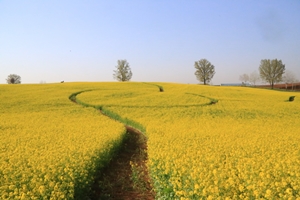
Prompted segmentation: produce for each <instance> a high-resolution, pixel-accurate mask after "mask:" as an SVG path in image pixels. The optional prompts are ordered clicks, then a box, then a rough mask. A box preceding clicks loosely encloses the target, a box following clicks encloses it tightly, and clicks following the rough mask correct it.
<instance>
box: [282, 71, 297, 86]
mask: <svg viewBox="0 0 300 200" xmlns="http://www.w3.org/2000/svg"><path fill="white" fill-rule="evenodd" d="M282 81H283V82H284V83H285V84H286V89H287V84H292V90H293V89H294V83H296V82H297V78H296V75H295V74H294V73H293V72H291V71H289V70H286V72H285V73H284V75H283V77H282Z"/></svg>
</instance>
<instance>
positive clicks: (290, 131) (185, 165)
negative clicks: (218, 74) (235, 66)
mask: <svg viewBox="0 0 300 200" xmlns="http://www.w3.org/2000/svg"><path fill="white" fill-rule="evenodd" d="M155 85H160V86H162V87H163V88H164V92H159V90H158V87H157V86H155ZM107 86H108V87H103V88H99V89H97V90H92V91H89V92H83V93H81V94H79V95H78V96H77V98H78V99H79V100H80V101H82V102H85V103H87V104H93V105H98V106H102V108H103V109H104V110H109V111H110V112H112V113H115V114H117V115H118V116H121V118H122V120H123V121H125V122H126V120H127V121H133V122H135V123H137V124H140V125H141V126H143V127H144V128H145V134H146V135H147V136H148V157H149V161H148V167H149V171H150V174H151V177H152V181H153V185H154V189H155V191H156V194H157V197H156V198H157V199H260V198H261V199H300V120H299V119H300V101H299V99H297V98H298V97H297V95H298V94H299V93H295V92H280V91H272V90H264V89H255V88H246V87H216V86H200V85H186V84H171V83H156V84H154V85H153V84H152V85H151V84H143V83H112V84H111V85H107ZM289 96H296V98H295V101H294V102H288V101H287V100H288V98H289ZM299 98H300V97H299ZM211 101H214V102H216V101H218V102H217V103H216V104H211V105H209V102H211Z"/></svg>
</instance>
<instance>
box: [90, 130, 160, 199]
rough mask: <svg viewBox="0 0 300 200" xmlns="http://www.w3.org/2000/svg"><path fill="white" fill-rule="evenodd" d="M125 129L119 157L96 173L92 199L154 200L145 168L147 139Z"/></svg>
mask: <svg viewBox="0 0 300 200" xmlns="http://www.w3.org/2000/svg"><path fill="white" fill-rule="evenodd" d="M126 129H127V133H126V134H127V135H126V138H125V140H124V142H123V146H122V147H121V149H120V152H119V154H118V155H117V156H116V157H115V158H114V159H113V160H112V161H111V162H110V163H109V165H108V166H107V167H106V168H105V169H104V170H102V171H100V172H99V173H98V175H97V178H96V179H95V182H94V185H93V194H92V195H91V196H90V198H91V199H95V200H96V199H97V200H98V199H101V200H106V199H107V200H110V199H115V200H132V199H141V200H152V199H155V194H154V192H153V190H152V187H151V183H150V179H149V175H148V171H147V166H146V161H147V153H146V150H147V143H146V142H147V141H146V137H145V136H144V135H143V134H142V133H140V132H139V131H137V130H136V129H133V128H131V127H128V126H126Z"/></svg>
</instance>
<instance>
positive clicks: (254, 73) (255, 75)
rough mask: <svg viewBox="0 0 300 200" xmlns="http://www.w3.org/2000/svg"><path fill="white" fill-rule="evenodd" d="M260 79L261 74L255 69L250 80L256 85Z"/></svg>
mask: <svg viewBox="0 0 300 200" xmlns="http://www.w3.org/2000/svg"><path fill="white" fill-rule="evenodd" d="M259 80H260V77H259V74H258V73H257V71H254V72H252V73H251V74H250V76H249V81H250V83H251V84H252V85H255V84H256V82H257V81H259Z"/></svg>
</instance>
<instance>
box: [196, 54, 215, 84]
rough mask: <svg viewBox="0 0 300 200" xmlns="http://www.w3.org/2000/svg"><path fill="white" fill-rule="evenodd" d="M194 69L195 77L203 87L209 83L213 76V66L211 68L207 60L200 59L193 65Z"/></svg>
mask: <svg viewBox="0 0 300 200" xmlns="http://www.w3.org/2000/svg"><path fill="white" fill-rule="evenodd" d="M194 66H195V68H196V72H195V75H196V77H197V79H198V80H199V81H200V82H203V83H204V85H206V84H207V83H209V82H210V81H211V79H212V78H213V77H214V75H215V73H216V72H215V66H213V65H212V64H211V63H210V62H209V61H208V60H206V59H201V60H199V61H196V62H195V64H194Z"/></svg>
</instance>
